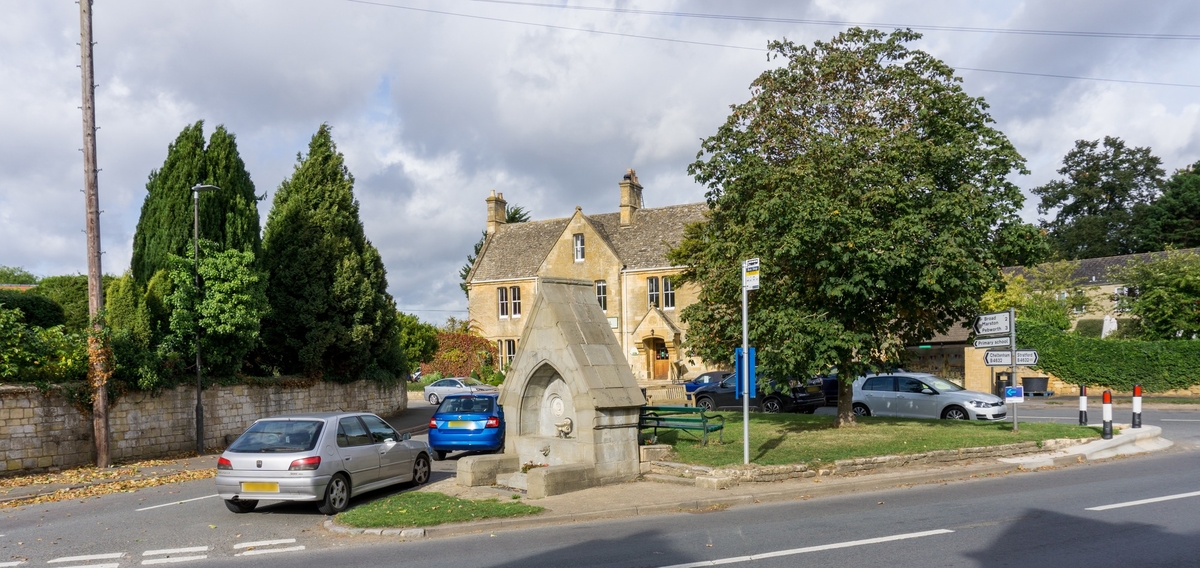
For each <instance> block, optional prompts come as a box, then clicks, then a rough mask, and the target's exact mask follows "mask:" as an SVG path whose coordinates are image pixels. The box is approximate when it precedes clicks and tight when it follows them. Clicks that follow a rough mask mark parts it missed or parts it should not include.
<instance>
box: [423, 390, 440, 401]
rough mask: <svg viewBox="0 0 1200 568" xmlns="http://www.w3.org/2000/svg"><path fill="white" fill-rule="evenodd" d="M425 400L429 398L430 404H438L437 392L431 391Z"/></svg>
mask: <svg viewBox="0 0 1200 568" xmlns="http://www.w3.org/2000/svg"><path fill="white" fill-rule="evenodd" d="M425 400H428V401H429V404H437V403H438V395H437V393H433V392H431V393H429V398H427V399H425Z"/></svg>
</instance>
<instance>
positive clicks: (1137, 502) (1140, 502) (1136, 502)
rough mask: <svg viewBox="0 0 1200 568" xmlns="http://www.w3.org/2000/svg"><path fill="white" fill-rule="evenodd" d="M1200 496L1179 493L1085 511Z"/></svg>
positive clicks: (1196, 493)
mask: <svg viewBox="0 0 1200 568" xmlns="http://www.w3.org/2000/svg"><path fill="white" fill-rule="evenodd" d="M1197 496H1200V491H1193V492H1191V493H1179V494H1177V495H1167V496H1165V497H1155V498H1153V499H1141V500H1138V501H1126V502H1124V503H1113V504H1112V505H1101V506H1099V507H1088V508H1086V509H1084V511H1107V510H1109V509H1120V508H1122V507H1133V506H1135V505H1145V504H1147V503H1158V502H1160V501H1171V500H1174V499H1185V498H1187V497H1197Z"/></svg>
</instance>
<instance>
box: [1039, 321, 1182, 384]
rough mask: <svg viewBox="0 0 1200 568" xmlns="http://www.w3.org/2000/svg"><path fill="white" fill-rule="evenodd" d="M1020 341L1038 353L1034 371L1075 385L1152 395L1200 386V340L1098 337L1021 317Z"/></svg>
mask: <svg viewBox="0 0 1200 568" xmlns="http://www.w3.org/2000/svg"><path fill="white" fill-rule="evenodd" d="M1017 343H1018V345H1020V346H1021V348H1023V349H1036V350H1037V351H1038V364H1037V366H1036V367H1034V368H1036V369H1040V370H1043V371H1046V372H1049V373H1052V374H1053V375H1055V376H1056V377H1058V378H1059V379H1062V380H1063V381H1065V382H1067V383H1070V384H1077V385H1089V386H1106V387H1109V388H1113V389H1117V390H1121V391H1130V390H1133V386H1134V385H1142V388H1143V389H1145V390H1146V391H1147V392H1166V391H1169V390H1172V389H1186V388H1188V387H1191V386H1193V385H1197V384H1200V341H1137V340H1120V341H1117V340H1111V339H1095V338H1091V337H1083V336H1080V335H1078V334H1073V333H1067V332H1064V331H1061V330H1059V329H1056V328H1054V327H1053V326H1050V325H1046V324H1044V323H1038V322H1033V321H1029V320H1022V319H1018V320H1017Z"/></svg>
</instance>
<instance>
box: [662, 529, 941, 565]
mask: <svg viewBox="0 0 1200 568" xmlns="http://www.w3.org/2000/svg"><path fill="white" fill-rule="evenodd" d="M952 532H954V531H952V530H949V529H937V530H932V531H923V532H915V533H905V534H898V535H893V536H881V537H877V538H866V539H863V540H851V541H847V542H837V543H833V544H822V545H818V546H806V547H804V548H791V549H788V550H777V551H775V552H764V553H762V554H751V555H749V556H731V557H729V558H718V559H716V560H704V561H700V562H689V563H687V564H673V565H671V566H664V567H663V568H699V567H701V566H719V565H721V564H735V563H738V562H752V561H755V560H764V559H767V558H779V557H780V556H791V555H794V554H804V553H806V552H820V551H823V550H834V549H837V548H850V547H852V546H863V545H865V544H877V543H880V542H891V541H894V540H906V539H910V538H921V537H926V536H934V535H939V534H950V533H952Z"/></svg>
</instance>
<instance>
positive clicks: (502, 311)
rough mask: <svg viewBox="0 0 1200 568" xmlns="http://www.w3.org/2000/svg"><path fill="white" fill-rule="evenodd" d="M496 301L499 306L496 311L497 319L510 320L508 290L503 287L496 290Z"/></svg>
mask: <svg viewBox="0 0 1200 568" xmlns="http://www.w3.org/2000/svg"><path fill="white" fill-rule="evenodd" d="M496 300H497V301H498V302H499V306H498V307H497V309H496V317H497V318H499V319H508V288H507V287H505V286H501V287H499V288H496Z"/></svg>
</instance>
